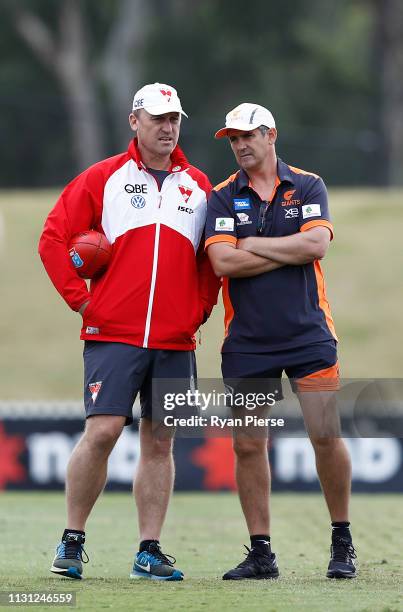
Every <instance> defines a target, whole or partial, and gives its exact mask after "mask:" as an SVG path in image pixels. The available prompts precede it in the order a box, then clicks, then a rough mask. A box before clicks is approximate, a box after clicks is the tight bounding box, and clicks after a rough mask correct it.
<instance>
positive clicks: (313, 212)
mask: <svg viewBox="0 0 403 612" xmlns="http://www.w3.org/2000/svg"><path fill="white" fill-rule="evenodd" d="M321 214H322V213H321V212H320V204H305V206H303V207H302V218H303V219H308V218H309V217H320V216H321Z"/></svg>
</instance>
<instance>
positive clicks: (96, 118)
mask: <svg viewBox="0 0 403 612" xmlns="http://www.w3.org/2000/svg"><path fill="white" fill-rule="evenodd" d="M14 21H15V25H16V29H17V31H18V32H19V34H20V36H21V37H22V38H23V39H24V41H25V42H26V43H27V44H28V45H29V46H30V48H31V49H32V50H33V52H34V53H35V55H36V56H37V57H38V59H39V60H40V61H41V62H42V63H43V64H44V65H45V66H47V68H48V69H50V70H52V72H53V73H54V74H55V76H56V78H57V79H58V81H59V83H60V86H61V88H62V90H63V93H64V95H65V99H66V106H67V113H68V116H69V119H70V129H71V136H72V145H73V151H74V158H75V162H76V166H77V168H78V169H79V170H84V169H85V168H86V167H88V166H89V165H91V164H93V163H94V162H96V161H98V160H99V159H101V158H102V157H103V155H104V147H103V123H102V121H101V117H100V112H99V105H98V101H97V93H96V84H95V79H94V75H93V72H92V70H91V66H90V63H89V59H88V45H87V36H88V35H87V29H86V28H85V26H84V18H83V15H82V12H81V8H80V3H79V2H78V0H64V2H63V3H62V5H61V8H60V13H59V28H58V32H56V33H55V34H53V33H52V32H51V31H50V30H49V28H48V26H47V25H46V24H45V23H44V22H43V21H42V20H41V19H40V18H39V17H38V16H37V15H35V14H34V13H31V12H30V11H27V10H25V9H24V8H20V7H18V5H17V8H15V10H14Z"/></svg>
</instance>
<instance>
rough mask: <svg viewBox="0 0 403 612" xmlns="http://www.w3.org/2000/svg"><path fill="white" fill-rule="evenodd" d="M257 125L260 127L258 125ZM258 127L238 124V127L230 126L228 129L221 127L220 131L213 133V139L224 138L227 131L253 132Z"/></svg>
mask: <svg viewBox="0 0 403 612" xmlns="http://www.w3.org/2000/svg"><path fill="white" fill-rule="evenodd" d="M259 125H261V124H260V123H259ZM259 125H253V124H252V125H251V124H250V123H238V125H231V126H228V127H223V128H221V130H218V132H216V133H215V138H224V136H228V130H239V131H240V132H253V130H256V128H258V127H259Z"/></svg>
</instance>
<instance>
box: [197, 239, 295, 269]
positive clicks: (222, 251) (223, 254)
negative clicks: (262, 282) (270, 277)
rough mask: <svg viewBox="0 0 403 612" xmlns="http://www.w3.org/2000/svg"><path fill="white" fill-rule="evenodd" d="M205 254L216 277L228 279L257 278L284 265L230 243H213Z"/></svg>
mask: <svg viewBox="0 0 403 612" xmlns="http://www.w3.org/2000/svg"><path fill="white" fill-rule="evenodd" d="M207 253H208V256H209V258H210V261H211V265H212V266H213V270H214V272H215V274H216V275H217V276H229V277H230V278H243V277H248V276H257V275H258V274H263V273H264V272H271V271H272V270H276V269H277V268H281V267H282V266H283V265H284V264H282V263H277V262H275V261H272V260H271V259H268V258H267V257H260V256H259V255H255V254H254V253H248V252H247V251H244V250H240V249H238V248H237V247H236V245H235V244H233V243H231V242H214V243H212V244H210V245H209V246H208V247H207Z"/></svg>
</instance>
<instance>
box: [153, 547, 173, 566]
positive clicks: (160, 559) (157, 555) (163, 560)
mask: <svg viewBox="0 0 403 612" xmlns="http://www.w3.org/2000/svg"><path fill="white" fill-rule="evenodd" d="M147 552H148V553H149V554H150V555H152V557H153V558H154V559H155V561H156V564H157V565H161V564H164V565H170V566H173V564H174V563H176V559H175V557H173V556H172V555H165V554H164V553H163V552H162V550H161V546H160V545H159V544H157V542H152V543H151V544H150V545H149V547H148V549H147Z"/></svg>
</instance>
